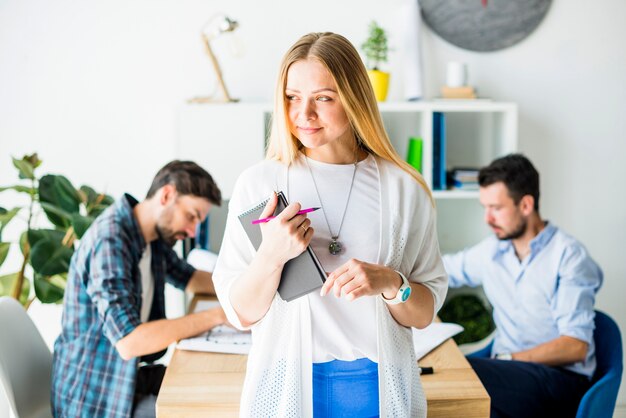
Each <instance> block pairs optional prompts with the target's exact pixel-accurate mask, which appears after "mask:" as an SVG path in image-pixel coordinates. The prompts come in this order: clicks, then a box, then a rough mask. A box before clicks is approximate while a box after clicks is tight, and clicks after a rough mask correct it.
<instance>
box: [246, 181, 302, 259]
mask: <svg viewBox="0 0 626 418" xmlns="http://www.w3.org/2000/svg"><path fill="white" fill-rule="evenodd" d="M277 204H278V196H276V193H272V196H271V198H270V200H269V201H268V202H267V204H266V205H265V209H264V210H263V213H262V214H261V216H260V217H261V218H267V217H269V216H272V214H273V213H274V210H275V209H276V205H277ZM300 209H301V206H300V203H292V204H290V205H289V206H287V207H286V208H285V209H284V210H283V211H282V212H281V213H280V214H279V215H278V216H276V218H274V219H272V220H270V221H269V222H266V223H264V224H261V233H262V235H263V241H262V242H261V246H260V247H259V251H258V252H259V254H262V256H263V257H264V259H265V260H267V261H268V262H270V263H272V264H274V265H275V266H276V267H282V266H283V265H284V264H285V263H286V262H287V261H289V260H291V259H292V258H295V257H297V256H298V255H300V254H302V252H303V251H304V250H305V249H306V247H307V245H309V243H310V242H311V238H312V237H313V232H314V230H313V228H311V227H310V225H311V220H310V219H309V218H307V216H306V215H297V213H298V211H299V210H300Z"/></svg>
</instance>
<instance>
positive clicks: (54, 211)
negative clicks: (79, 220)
mask: <svg viewBox="0 0 626 418" xmlns="http://www.w3.org/2000/svg"><path fill="white" fill-rule="evenodd" d="M39 204H40V205H41V207H42V208H43V210H44V212H46V216H47V217H48V220H50V222H52V223H53V224H54V225H55V226H58V227H60V228H63V229H67V228H69V227H70V225H71V224H72V215H71V214H70V213H69V212H66V211H64V210H63V209H61V208H59V207H58V206H55V205H53V204H51V203H46V202H39Z"/></svg>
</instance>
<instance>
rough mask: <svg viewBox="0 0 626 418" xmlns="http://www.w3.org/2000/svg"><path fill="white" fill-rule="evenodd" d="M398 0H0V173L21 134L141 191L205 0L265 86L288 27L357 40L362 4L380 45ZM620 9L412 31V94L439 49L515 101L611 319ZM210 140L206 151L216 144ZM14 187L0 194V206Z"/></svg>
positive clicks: (557, 4)
mask: <svg viewBox="0 0 626 418" xmlns="http://www.w3.org/2000/svg"><path fill="white" fill-rule="evenodd" d="M406 1H409V0H388V1H384V2H383V1H374V0H362V1H355V0H351V1H330V0H319V1H317V2H314V3H311V2H304V1H301V0H297V1H295V0H291V1H287V0H275V1H273V2H257V1H254V0H238V1H234V0H231V1H218V0H212V1H200V0H185V1H180V2H174V1H165V0H150V1H148V0H131V1H120V0H109V1H106V2H105V1H96V2H83V1H71V0H58V1H55V2H48V1H43V0H2V1H0V184H1V185H4V184H7V183H10V182H12V181H13V179H14V172H13V168H12V166H11V163H10V159H9V156H11V155H13V156H21V155H22V154H24V153H28V152H32V151H35V150H36V151H38V152H39V153H40V156H41V158H42V159H43V160H44V166H43V170H44V171H48V172H58V173H63V174H66V175H67V176H68V177H69V178H70V179H71V180H72V181H74V182H76V183H77V184H78V183H83V182H84V183H88V184H90V185H92V186H94V187H96V188H97V189H106V190H107V191H108V192H109V193H112V194H114V195H119V194H120V193H121V192H123V191H129V192H131V193H133V194H135V195H137V196H138V197H141V196H142V195H143V193H144V192H145V190H146V189H147V187H148V185H149V182H150V180H151V178H152V176H153V174H154V173H155V171H156V170H157V169H158V168H159V167H160V166H161V165H162V164H164V163H165V162H167V161H168V160H169V159H171V158H172V156H173V155H174V152H175V145H174V144H175V136H176V114H177V108H178V106H180V104H182V103H183V102H184V100H185V99H187V98H190V97H193V96H197V95H202V94H207V93H209V92H210V91H211V89H212V88H213V87H212V86H213V82H214V79H213V75H212V71H211V68H210V65H209V62H208V59H207V58H206V57H205V55H204V54H203V50H202V44H201V42H200V39H199V36H198V31H199V29H200V27H201V26H202V25H203V24H204V22H205V21H206V20H208V18H209V17H210V16H211V15H213V14H214V13H215V12H217V11H224V12H226V13H228V14H229V15H231V16H232V17H234V18H236V19H237V20H239V22H240V24H241V27H240V29H239V30H238V32H237V34H238V36H239V38H240V40H241V41H242V43H243V45H244V48H245V51H244V52H243V54H242V55H241V56H240V57H235V56H233V55H231V54H230V52H229V49H228V42H227V39H220V40H218V41H217V42H215V44H214V46H215V50H216V53H217V54H218V56H219V58H220V62H221V63H222V67H223V70H224V73H225V78H226V83H227V85H228V87H229V88H230V90H231V94H232V96H234V97H239V98H241V99H242V100H244V101H266V100H269V99H270V97H271V94H272V89H273V84H274V77H275V71H276V69H277V66H278V63H279V60H280V57H281V55H282V53H283V52H284V51H285V49H286V48H287V47H288V46H289V45H290V44H291V43H292V42H293V41H294V40H295V39H296V38H297V37H298V36H300V35H301V34H304V33H306V32H309V31H321V30H331V31H336V32H339V33H342V34H344V35H346V36H347V37H348V38H349V39H351V40H352V41H353V42H354V43H355V44H356V45H359V44H360V43H361V42H362V40H363V39H364V37H365V35H366V32H367V24H368V22H369V21H370V20H371V19H372V18H376V19H377V20H379V23H382V24H383V26H386V27H388V28H389V29H390V31H391V39H390V42H391V44H392V46H393V43H394V41H395V42H398V40H399V39H400V37H401V36H400V35H401V34H399V33H397V32H395V31H394V28H396V27H397V26H398V25H396V24H395V22H396V21H395V19H396V18H397V17H398V15H399V13H400V9H401V8H402V7H404V6H405V4H406ZM624 16H626V2H623V0H604V1H602V2H596V3H594V4H593V5H592V4H590V3H589V2H584V1H582V0H569V1H554V2H553V5H552V8H551V9H550V11H549V13H548V15H547V16H546V18H545V20H544V22H543V23H542V24H541V25H540V26H539V28H538V29H537V30H536V31H535V32H534V33H533V34H531V36H530V37H528V38H527V39H526V40H524V41H523V42H522V43H520V44H518V45H516V46H513V47H511V48H509V49H506V50H503V51H499V52H494V53H473V52H468V51H463V50H460V49H458V48H456V47H454V46H451V45H449V44H447V43H446V42H445V41H443V40H441V39H440V38H438V37H437V36H436V35H434V34H433V33H432V32H431V31H430V30H429V29H428V28H423V29H422V47H423V63H424V79H425V91H426V96H427V97H433V96H435V95H436V94H437V91H438V88H439V86H440V85H441V84H442V83H443V79H444V68H445V63H446V62H447V61H449V60H462V61H465V62H467V63H468V65H469V73H470V82H471V84H473V85H475V86H477V87H478V89H479V93H480V94H481V95H483V96H488V97H492V98H494V99H496V100H509V101H515V102H517V103H519V107H520V144H521V149H522V151H524V152H525V153H526V154H527V155H528V156H529V157H530V158H531V159H532V160H533V161H534V162H535V163H536V165H537V167H538V168H539V170H540V172H541V174H542V184H541V185H542V191H543V193H542V201H541V203H542V214H543V215H544V217H546V218H549V219H551V220H553V221H554V222H555V223H557V224H558V225H559V226H561V227H563V228H564V229H566V230H567V231H569V232H570V233H571V234H573V235H574V236H576V237H578V238H579V239H580V240H582V241H583V242H584V243H585V244H586V245H587V247H588V249H589V250H590V252H591V253H592V255H593V256H594V257H595V258H596V259H597V261H598V262H599V263H600V264H601V266H602V267H603V269H604V272H605V276H606V277H605V283H604V287H603V289H602V291H601V292H600V294H599V295H598V300H597V305H598V308H599V309H601V310H604V311H606V312H608V313H609V314H610V315H612V316H613V317H614V318H615V319H617V320H618V322H619V323H620V327H621V329H622V332H623V333H624V334H625V335H626V306H625V305H624V304H623V303H622V299H623V297H624V296H623V295H624V294H626V284H625V283H626V266H625V263H624V262H623V258H622V257H623V253H624V250H626V216H625V215H624V207H626V195H625V194H624V193H622V191H621V188H617V187H618V185H619V184H621V183H622V182H623V180H624V178H626V169H625V168H624V163H623V161H621V160H623V157H624V156H625V155H626V145H625V144H626V118H625V117H624V110H625V109H626V48H624V45H623V40H624V39H626V26H624V25H623V19H624ZM402 57H403V51H402V50H399V49H397V48H396V50H395V51H394V52H393V53H392V62H391V63H390V68H391V69H392V70H393V71H394V74H393V75H392V86H391V97H390V100H394V99H395V100H398V99H401V98H402V94H401V93H402V83H401V81H400V80H401V77H400V76H398V75H399V73H400V72H401V68H402ZM239 122H240V121H233V123H239ZM215 140H216V143H215V144H214V146H213V147H212V148H210V150H211V152H219V142H218V141H219V138H216V139H215ZM208 169H209V171H210V167H208ZM14 202H16V197H15V196H13V195H11V194H8V193H4V194H0V206H5V207H6V206H13V204H14ZM476 221H477V222H480V221H481V220H480V219H477V220H476ZM620 402H621V403H622V404H626V383H623V384H622V390H621V396H620Z"/></svg>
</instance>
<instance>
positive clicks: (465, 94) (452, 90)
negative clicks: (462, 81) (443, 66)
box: [441, 86, 476, 99]
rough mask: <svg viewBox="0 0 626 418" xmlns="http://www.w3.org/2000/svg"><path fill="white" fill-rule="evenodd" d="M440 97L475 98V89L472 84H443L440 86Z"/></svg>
mask: <svg viewBox="0 0 626 418" xmlns="http://www.w3.org/2000/svg"><path fill="white" fill-rule="evenodd" d="M441 97H443V98H444V99H475V98H476V91H475V90H474V87H472V86H462V87H449V86H443V87H442V88H441Z"/></svg>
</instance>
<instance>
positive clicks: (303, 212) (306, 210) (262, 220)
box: [252, 208, 319, 225]
mask: <svg viewBox="0 0 626 418" xmlns="http://www.w3.org/2000/svg"><path fill="white" fill-rule="evenodd" d="M318 209H319V208H306V209H301V210H299V211H298V213H296V215H303V214H305V213H309V212H315V211H316V210H318ZM275 217H276V216H270V217H268V218H261V219H255V220H254V221H252V224H253V225H256V224H262V223H265V222H269V221H271V220H272V219H274V218H275Z"/></svg>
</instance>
